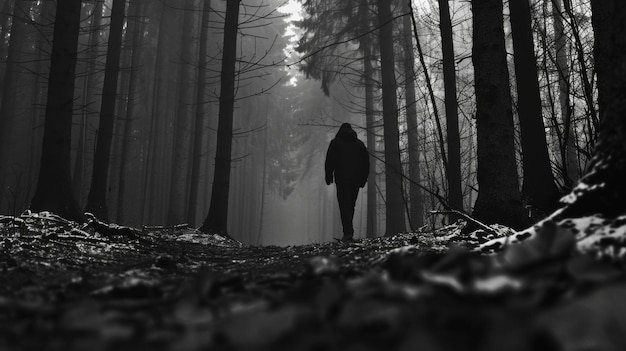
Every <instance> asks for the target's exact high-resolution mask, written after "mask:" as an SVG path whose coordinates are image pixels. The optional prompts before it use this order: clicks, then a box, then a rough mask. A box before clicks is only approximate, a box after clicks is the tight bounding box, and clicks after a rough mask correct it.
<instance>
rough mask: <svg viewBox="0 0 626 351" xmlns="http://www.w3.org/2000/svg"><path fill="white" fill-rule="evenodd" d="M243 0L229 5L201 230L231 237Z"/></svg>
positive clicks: (229, 2) (235, 0) (237, 0)
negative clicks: (212, 161) (230, 203)
mask: <svg viewBox="0 0 626 351" xmlns="http://www.w3.org/2000/svg"><path fill="white" fill-rule="evenodd" d="M239 3H240V0H231V1H228V2H227V4H226V20H225V23H224V45H223V52H222V71H221V79H220V82H221V83H220V84H221V89H220V98H219V101H220V107H219V117H218V118H219V122H218V126H217V146H216V150H215V171H214V175H213V187H212V191H211V204H210V205H209V213H208V214H207V217H206V219H205V220H204V223H203V224H202V227H200V231H202V232H205V233H219V234H222V235H228V230H227V223H228V194H229V188H230V167H231V151H232V141H233V110H234V105H235V63H236V60H237V29H238V26H239Z"/></svg>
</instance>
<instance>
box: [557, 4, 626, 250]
mask: <svg viewBox="0 0 626 351" xmlns="http://www.w3.org/2000/svg"><path fill="white" fill-rule="evenodd" d="M596 1H598V0H593V1H592V4H593V2H596ZM600 1H605V0H600ZM593 5H594V9H597V8H598V4H597V3H596V4H593ZM611 14H612V17H613V19H612V20H611V21H610V22H609V24H608V26H607V28H606V33H607V34H608V37H607V41H608V43H610V45H606V46H605V45H599V46H596V51H595V53H594V55H596V56H601V57H603V59H601V60H605V61H604V62H605V63H606V64H607V67H609V70H608V71H607V74H609V75H610V77H611V79H610V80H609V81H608V82H606V81H605V82H606V83H608V84H609V85H608V86H607V87H606V89H607V90H606V91H605V92H609V96H605V99H603V100H602V102H603V103H604V104H605V105H604V106H601V110H602V111H604V115H603V116H602V119H601V122H600V130H599V138H598V143H597V144H596V147H595V152H594V156H593V159H592V160H591V162H590V165H589V168H588V171H587V173H586V174H585V176H584V177H583V178H582V179H581V180H580V182H579V184H578V186H577V187H576V188H575V189H574V190H573V191H572V192H571V194H570V195H569V196H568V197H567V198H566V202H567V203H568V204H567V206H566V208H565V209H564V211H563V212H562V213H561V214H560V217H564V218H572V217H584V216H590V215H596V214H599V215H601V216H603V217H606V218H617V217H618V216H623V215H624V214H626V202H625V201H624V198H625V197H626V182H624V179H626V143H624V140H626V118H625V116H626V65H625V64H624V62H626V27H625V26H624V25H623V24H624V22H626V3H625V2H623V1H615V2H614V6H613V8H612V11H611ZM603 15H604V14H603V13H602V12H600V11H598V12H594V13H593V16H599V17H596V18H594V21H596V20H597V19H598V18H602V16H603ZM616 230H617V232H619V229H616ZM607 239H608V238H607Z"/></svg>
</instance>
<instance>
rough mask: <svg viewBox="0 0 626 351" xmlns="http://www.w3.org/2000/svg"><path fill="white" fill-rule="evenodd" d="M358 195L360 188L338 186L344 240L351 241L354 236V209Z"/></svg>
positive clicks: (350, 185)
mask: <svg viewBox="0 0 626 351" xmlns="http://www.w3.org/2000/svg"><path fill="white" fill-rule="evenodd" d="M358 195H359V187H358V186H354V185H352V184H337V200H338V201H339V212H340V214H341V225H342V226H343V238H342V239H343V240H350V239H352V236H353V235H354V227H353V226H352V219H353V218H354V207H355V205H356V199H357V196H358Z"/></svg>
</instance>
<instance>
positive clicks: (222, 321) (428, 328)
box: [0, 213, 626, 351]
mask: <svg viewBox="0 0 626 351" xmlns="http://www.w3.org/2000/svg"><path fill="white" fill-rule="evenodd" d="M459 232H460V226H450V227H446V228H443V229H439V230H436V231H428V232H418V233H408V234H401V235H397V236H394V237H385V238H373V239H362V240H357V241H355V242H352V243H340V242H332V243H320V244H312V245H303V246H289V247H277V246H263V247H252V246H243V245H241V244H239V243H237V242H235V241H231V240H228V239H225V238H223V237H220V236H217V235H206V234H202V233H199V232H197V231H195V230H193V229H189V228H186V227H185V226H182V227H170V228H142V229H132V228H126V227H117V226H115V225H106V224H103V223H98V222H94V223H91V224H90V225H82V226H81V225H78V224H76V223H73V222H68V221H66V220H64V219H62V218H60V217H57V216H54V215H52V214H47V213H34V214H31V213H29V214H26V215H22V216H21V217H17V218H14V217H3V216H0V350H116V351H120V350H207V349H215V350H392V349H393V350H417V349H419V350H429V351H435V350H487V351H488V350H625V349H626V333H624V331H626V299H624V296H626V280H624V274H623V271H622V270H621V269H618V268H616V267H614V266H613V265H610V264H606V263H602V262H597V261H595V260H592V259H590V258H588V257H586V256H583V255H578V254H573V253H572V252H569V251H567V250H564V249H562V247H563V245H562V241H561V244H558V245H556V246H551V247H552V248H551V249H550V250H548V251H545V252H548V253H545V252H544V253H542V254H539V255H537V253H536V251H537V250H535V249H536V247H535V248H533V247H532V245H531V247H530V249H525V250H521V251H520V250H518V251H513V252H512V253H511V251H510V252H509V254H508V256H502V255H496V256H481V255H478V254H473V253H470V252H468V251H467V250H464V249H462V248H461V247H462V246H463V245H464V244H467V243H466V242H463V240H460V241H459V238H460V237H462V236H460V234H459ZM558 241H559V240H555V242H558ZM543 244H545V243H542V245H543ZM559 245H560V246H559ZM457 246H458V247H457ZM535 246H536V245H535ZM544 246H545V245H544ZM557 246H559V248H556V247H557ZM450 247H452V248H450ZM566 251H567V252H566ZM564 253H567V254H564ZM505 261H506V262H505Z"/></svg>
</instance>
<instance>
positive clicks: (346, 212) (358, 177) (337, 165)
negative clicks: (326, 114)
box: [325, 123, 370, 242]
mask: <svg viewBox="0 0 626 351" xmlns="http://www.w3.org/2000/svg"><path fill="white" fill-rule="evenodd" d="M325 168H326V185H330V184H331V183H333V179H334V182H335V184H336V186H337V200H338V201H339V211H340V212H341V225H342V226H343V237H342V238H341V240H342V241H344V242H347V241H352V240H353V235H354V228H353V226H352V219H353V217H354V206H355V204H356V198H357V196H358V195H359V188H362V187H364V186H365V183H367V177H368V175H369V169H370V161H369V154H368V152H367V148H366V147H365V145H364V144H363V142H362V141H361V140H359V139H358V138H357V136H356V132H355V131H354V130H353V129H352V127H351V126H350V124H349V123H344V124H342V125H341V127H339V131H338V132H337V135H336V136H335V138H334V139H333V140H332V141H331V142H330V145H329V146H328V152H327V153H326V163H325Z"/></svg>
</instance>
